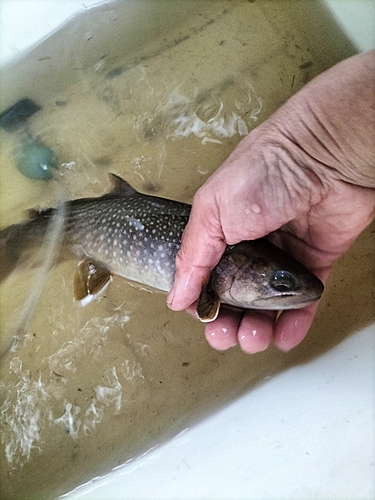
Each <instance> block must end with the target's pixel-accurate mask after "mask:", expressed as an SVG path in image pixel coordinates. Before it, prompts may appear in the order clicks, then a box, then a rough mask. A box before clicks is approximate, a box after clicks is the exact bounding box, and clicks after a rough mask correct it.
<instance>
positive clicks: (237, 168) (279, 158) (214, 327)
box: [167, 58, 374, 353]
mask: <svg viewBox="0 0 375 500" xmlns="http://www.w3.org/2000/svg"><path fill="white" fill-rule="evenodd" d="M354 59H355V58H354ZM341 64H343V63H341ZM344 69H345V68H344ZM331 71H332V70H331ZM318 83H319V82H318ZM311 87H313V89H312V90H313V91H314V84H312V85H311V84H310V88H311ZM300 93H301V92H300ZM313 93H314V92H313ZM297 96H298V94H297ZM308 98H309V94H308V93H307V97H305V96H303V99H302V100H301V99H299V98H298V97H297V99H295V98H292V100H291V101H290V102H288V103H287V104H286V105H284V107H283V108H281V109H280V110H279V112H277V113H276V114H275V115H274V116H273V117H271V118H270V119H269V120H267V121H266V122H264V123H263V124H262V125H261V126H259V127H258V128H257V129H255V130H254V131H253V132H251V133H250V134H249V135H248V136H247V137H246V138H245V139H243V140H242V142H241V143H240V144H239V145H238V147H237V148H236V149H235V151H234V152H233V153H232V154H231V155H230V156H229V158H228V159H227V160H226V161H225V162H224V164H223V165H222V166H221V167H220V168H219V169H218V170H217V171H216V172H215V173H214V174H213V175H212V176H211V177H210V178H209V179H208V181H207V182H206V183H205V184H204V185H203V186H202V187H201V188H200V189H199V191H198V192H197V193H196V196H195V198H194V200H193V206H192V212H191V216H190V219H189V222H188V224H187V226H186V229H185V231H184V234H183V238H182V245H181V248H180V251H179V253H178V256H177V260H176V276H175V283H174V286H173V288H172V289H171V291H170V293H169V295H168V299H167V302H168V305H169V307H170V308H171V309H173V310H182V309H188V310H190V312H192V311H194V310H195V301H196V300H197V298H198V296H199V294H200V291H201V285H202V281H203V279H204V278H206V277H207V275H208V274H209V273H210V271H211V270H212V269H213V267H214V266H215V265H216V264H217V263H218V261H219V260H220V257H221V255H222V253H223V252H224V250H225V247H226V244H230V245H231V244H235V243H238V242H240V241H242V240H249V239H250V240H251V239H255V238H260V237H263V236H265V235H268V234H269V233H271V234H270V239H271V241H272V242H273V243H275V244H277V245H279V246H280V247H282V248H283V249H284V250H285V251H287V252H288V253H289V254H290V255H292V256H293V257H294V258H296V259H297V260H298V261H300V262H301V263H302V264H304V265H305V266H306V267H307V268H309V269H310V270H311V271H312V272H314V273H315V274H316V275H317V276H318V277H319V278H320V279H321V280H322V281H323V282H325V281H326V280H327V277H328V275H329V273H330V270H331V268H332V265H333V263H334V262H335V260H336V259H337V258H338V257H339V256H340V255H341V254H342V253H343V252H345V251H346V250H347V249H348V248H349V247H350V245H351V244H352V242H353V241H354V240H355V239H356V237H357V236H358V235H359V234H360V233H361V232H362V231H363V230H364V228H365V227H366V226H367V225H368V224H369V223H370V221H371V220H372V218H373V216H374V189H373V185H371V182H372V181H371V182H370V184H369V183H368V175H367V176H366V175H365V176H364V177H363V176H362V177H363V178H364V179H365V180H364V181H363V182H362V180H361V179H362V178H361V175H360V174H361V172H360V173H359V174H358V175H357V173H356V172H354V173H353V171H352V170H351V169H352V164H353V162H350V161H347V156H348V155H349V154H351V153H352V151H351V150H350V151H349V152H348V151H345V148H344V147H340V148H339V150H340V152H341V154H342V157H341V156H340V154H339V153H335V146H337V141H339V140H340V137H338V136H334V135H333V134H332V130H331V129H330V127H329V125H330V122H331V121H332V117H330V116H328V117H326V116H323V117H322V116H321V115H319V116H318V117H317V115H316V112H314V109H313V107H312V109H311V108H310V109H308V110H306V106H305V105H304V104H305V103H306V99H308ZM333 120H334V118H333ZM358 132H359V131H358ZM343 133H345V130H344V132H343ZM369 144H372V140H371V142H369ZM371 148H372V146H371ZM365 150H366V148H364V151H361V154H362V153H363V155H364V156H366V151H365ZM332 151H333V153H332ZM346 161H347V166H346V164H345V162H346ZM364 162H365V163H366V161H365V160H364ZM369 162H370V163H372V162H373V158H372V157H371V158H370V160H369ZM369 162H367V163H369ZM367 163H366V165H365V166H366V168H367ZM372 166H374V165H373V164H372ZM365 174H367V171H366V172H365ZM350 176H352V177H354V178H355V179H354V180H353V183H351V182H348V177H349V179H350ZM373 178H374V177H372V180H373ZM358 179H359V180H358ZM368 184H369V185H368ZM316 309H317V304H312V305H309V306H307V307H305V308H303V309H297V310H288V311H284V312H283V313H282V314H281V315H280V316H279V317H277V319H276V313H275V312H274V311H259V310H257V311H255V310H247V311H243V312H238V311H234V310H230V309H229V308H225V307H221V310H220V314H219V316H218V318H217V319H216V320H215V321H213V322H212V323H208V324H207V325H206V331H205V333H206V338H207V340H208V342H209V343H210V345H211V346H212V347H214V348H216V349H219V350H224V349H228V348H229V347H232V346H234V345H236V344H237V343H238V344H240V346H241V348H242V349H243V350H244V351H245V352H248V353H255V352H258V351H262V350H264V349H266V348H267V347H268V346H269V344H270V342H271V341H272V340H274V342H275V344H276V345H277V346H278V347H279V348H280V349H282V350H285V351H286V350H289V349H291V348H293V347H294V346H296V345H297V344H298V343H300V342H301V340H302V339H303V338H304V337H305V335H306V334H307V332H308V330H309V328H310V326H311V323H312V321H313V318H314V315H315V312H316Z"/></svg>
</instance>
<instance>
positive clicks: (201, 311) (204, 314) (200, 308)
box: [197, 281, 220, 323]
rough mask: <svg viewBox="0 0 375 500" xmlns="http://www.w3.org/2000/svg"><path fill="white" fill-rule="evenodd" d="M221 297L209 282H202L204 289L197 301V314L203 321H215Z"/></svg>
mask: <svg viewBox="0 0 375 500" xmlns="http://www.w3.org/2000/svg"><path fill="white" fill-rule="evenodd" d="M219 309H220V299H219V296H218V294H217V293H216V292H215V291H214V290H212V288H211V287H210V285H209V283H208V284H207V281H206V282H203V283H202V290H201V293H200V295H199V298H198V302H197V314H198V317H199V319H200V320H201V321H202V322H203V323H209V322H210V321H214V319H216V318H217V316H218V314H219Z"/></svg>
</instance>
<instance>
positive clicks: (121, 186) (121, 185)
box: [108, 173, 138, 196]
mask: <svg viewBox="0 0 375 500" xmlns="http://www.w3.org/2000/svg"><path fill="white" fill-rule="evenodd" d="M108 176H109V178H110V181H111V183H112V186H113V188H112V190H111V194H117V195H119V196H132V195H134V194H138V191H137V190H135V189H134V188H133V187H132V186H131V185H130V184H129V183H128V182H126V181H124V179H121V177H119V176H118V175H116V174H112V173H110V174H108Z"/></svg>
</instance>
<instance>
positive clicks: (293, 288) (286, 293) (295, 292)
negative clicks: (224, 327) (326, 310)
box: [211, 239, 324, 310]
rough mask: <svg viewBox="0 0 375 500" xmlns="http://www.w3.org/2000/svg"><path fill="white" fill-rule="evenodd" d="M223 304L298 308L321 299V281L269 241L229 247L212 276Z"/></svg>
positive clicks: (249, 306) (212, 283)
mask: <svg viewBox="0 0 375 500" xmlns="http://www.w3.org/2000/svg"><path fill="white" fill-rule="evenodd" d="M211 286H212V288H213V289H214V290H215V292H216V293H217V295H218V296H219V298H220V301H221V302H223V303H226V304H229V305H233V306H236V307H240V308H244V309H268V310H282V309H299V308H302V307H305V306H306V305H308V304H311V303H313V302H315V301H316V300H318V299H319V298H320V297H321V295H322V293H323V289H324V287H323V284H322V282H321V281H320V280H319V279H318V278H317V277H316V276H315V275H314V274H313V273H312V272H311V271H309V270H308V269H306V268H305V267H304V266H302V265H301V264H300V263H299V262H297V261H296V260H294V259H293V258H292V257H290V256H289V255H288V254H286V253H285V252H283V251H282V250H281V249H279V248H278V247H276V246H274V245H272V244H271V243H269V242H268V241H266V240H263V239H262V240H255V241H247V242H242V243H240V244H238V245H234V246H233V247H229V248H228V249H227V251H226V253H225V254H224V256H223V258H222V259H221V261H220V263H219V264H218V266H217V267H216V269H215V271H214V274H213V275H212V277H211Z"/></svg>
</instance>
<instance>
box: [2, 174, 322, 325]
mask: <svg viewBox="0 0 375 500" xmlns="http://www.w3.org/2000/svg"><path fill="white" fill-rule="evenodd" d="M111 180H112V183H113V189H112V190H111V191H110V192H109V193H107V194H105V195H103V196H100V197H98V198H83V199H77V200H73V201H69V202H66V203H65V206H64V213H65V219H64V224H63V231H62V236H61V243H60V246H59V248H60V250H59V260H63V259H66V258H73V257H76V258H77V257H78V258H79V259H81V261H80V263H79V265H78V267H77V271H76V274H75V278H74V290H75V297H76V299H77V300H80V301H81V303H82V304H83V305H85V304H87V303H88V302H90V301H91V300H92V299H93V298H95V297H96V296H98V295H99V294H100V293H102V292H103V290H104V289H105V288H106V287H107V285H108V284H109V283H110V281H111V279H112V276H113V275H118V276H122V277H124V278H127V279H129V280H133V281H136V282H139V283H142V284H145V285H149V286H151V287H154V288H156V289H159V290H164V291H168V290H169V289H170V288H171V286H172V283H173V279H174V273H175V258H176V254H177V252H178V249H179V247H180V242H181V235H182V232H183V230H184V227H185V225H186V223H187V221H188V217H189V214H190V205H187V204H185V203H179V202H176V201H172V200H167V199H163V198H158V197H155V196H148V195H144V194H141V193H138V192H137V191H136V190H135V189H133V188H132V187H131V186H130V185H129V184H128V183H127V182H125V181H124V180H122V179H121V178H120V177H117V176H116V175H114V174H111ZM55 212H56V210H55V209H53V208H50V209H47V210H44V211H31V212H30V219H29V220H28V221H26V222H22V223H19V224H14V225H12V226H9V227H7V228H5V229H3V230H1V231H0V281H2V280H3V279H5V278H6V276H7V275H8V274H9V273H10V272H12V270H13V269H14V268H15V267H16V266H17V264H18V263H21V262H22V261H23V260H24V258H25V256H26V255H29V254H30V251H31V250H32V249H35V248H38V247H40V246H41V244H42V242H43V241H44V240H45V237H46V236H47V238H48V234H49V233H48V231H47V228H48V226H49V223H50V221H51V219H52V217H53V215H54V213H55ZM56 260H58V259H56ZM322 292H323V285H322V283H321V281H320V280H319V279H318V278H317V277H316V276H315V275H314V274H312V273H311V272H310V271H309V270H307V269H306V268H305V267H303V266H302V265H301V264H299V263H298V262H297V261H295V260H294V259H292V258H291V257H290V256H289V255H287V254H286V253H285V252H283V251H282V250H280V249H279V248H278V247H276V246H274V245H272V244H271V243H269V242H268V241H266V240H264V239H259V240H255V241H244V242H241V243H239V244H237V245H233V246H228V247H227V249H226V252H225V253H224V255H223V257H222V259H221V260H220V262H219V263H218V265H217V266H216V267H215V269H214V270H213V271H212V273H211V276H210V279H209V280H208V282H207V283H204V284H202V292H201V295H200V298H199V300H198V306H197V312H198V315H199V317H200V319H201V320H202V321H212V320H213V319H215V318H216V316H217V314H218V311H219V307H220V303H224V304H228V305H230V306H234V307H239V308H244V309H277V310H280V309H297V308H300V307H304V306H306V305H307V304H310V303H312V302H314V301H316V300H318V299H319V298H320V296H321V294H322Z"/></svg>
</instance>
